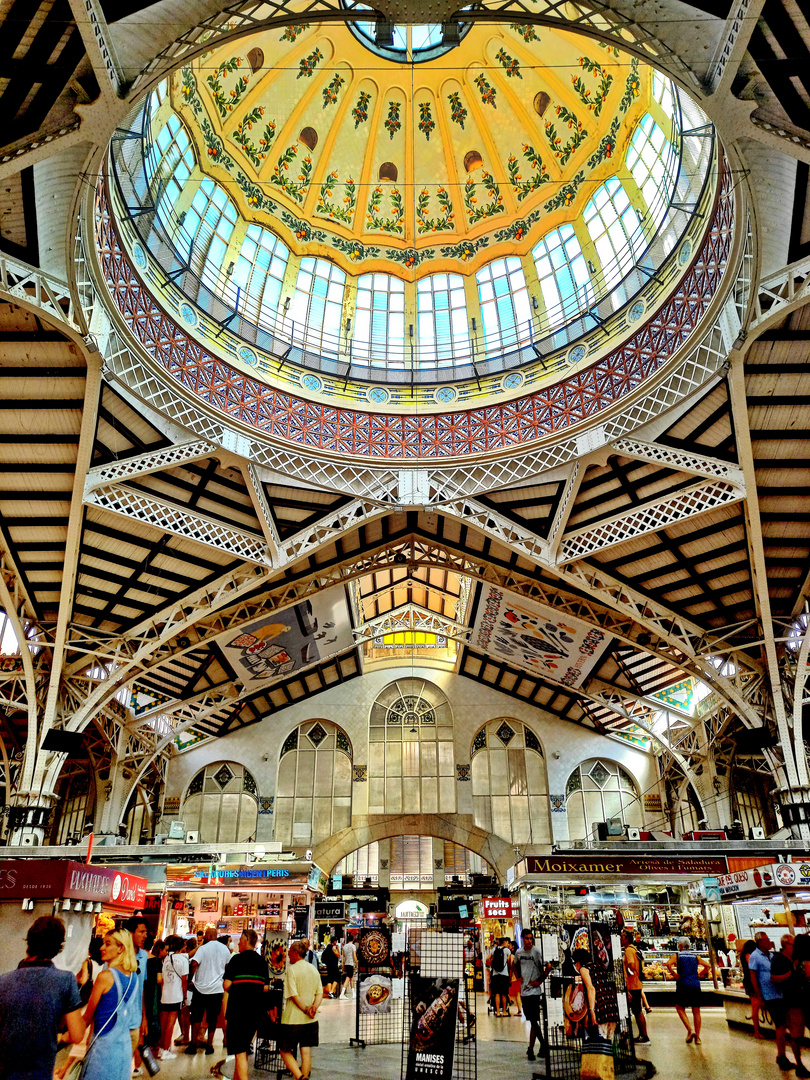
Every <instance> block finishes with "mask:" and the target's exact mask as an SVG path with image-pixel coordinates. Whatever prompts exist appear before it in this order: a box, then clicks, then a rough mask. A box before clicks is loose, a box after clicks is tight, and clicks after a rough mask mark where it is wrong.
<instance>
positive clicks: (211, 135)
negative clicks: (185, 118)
mask: <svg viewBox="0 0 810 1080" xmlns="http://www.w3.org/2000/svg"><path fill="white" fill-rule="evenodd" d="M200 131H201V132H202V133H203V142H204V143H205V148H206V150H207V151H208V157H209V158H210V159H211V161H215V162H216V163H217V165H222V166H223V167H224V168H226V169H232V168H233V159H232V158H230V157H229V156H228V155H227V154H226V152H225V146H224V144H223V142H222V139H220V137H219V135H217V133H216V132H215V131H214V129H213V128H212V127H211V123H210V121H209V119H208V117H207V116H204V117H203V118H202V120H201V121H200Z"/></svg>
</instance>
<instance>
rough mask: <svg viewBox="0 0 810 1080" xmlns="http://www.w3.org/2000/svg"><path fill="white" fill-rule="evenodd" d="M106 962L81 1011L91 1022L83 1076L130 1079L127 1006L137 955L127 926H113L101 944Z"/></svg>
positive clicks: (97, 1079)
mask: <svg viewBox="0 0 810 1080" xmlns="http://www.w3.org/2000/svg"><path fill="white" fill-rule="evenodd" d="M101 958H102V960H103V961H104V962H105V963H106V964H107V965H108V966H107V970H106V971H101V972H99V974H98V975H97V977H96V979H95V981H94V983H93V992H92V993H91V995H90V1000H89V1001H88V1003H87V1008H86V1009H85V1011H84V1019H85V1022H86V1023H88V1024H89V1023H90V1022H91V1021H92V1022H93V1037H92V1039H91V1041H90V1044H89V1047H88V1050H87V1056H86V1057H85V1059H84V1068H83V1070H82V1080H129V1078H130V1076H131V1075H132V1043H131V1041H130V1037H129V1016H128V1014H129V1006H130V1001H131V999H132V995H133V994H135V993H136V992H137V989H138V976H137V971H138V959H137V957H136V956H135V949H134V947H133V945H132V935H131V934H130V933H129V931H128V930H114V931H113V932H112V933H110V934H107V935H106V936H105V938H104V941H103V942H102V945H101Z"/></svg>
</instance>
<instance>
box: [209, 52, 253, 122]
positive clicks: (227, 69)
mask: <svg viewBox="0 0 810 1080" xmlns="http://www.w3.org/2000/svg"><path fill="white" fill-rule="evenodd" d="M241 63H242V57H241V56H232V57H231V59H230V60H226V61H225V63H224V64H222V65H221V67H219V68H218V69H217V71H215V72H214V74H213V75H209V76H208V78H207V79H206V80H205V81H206V82H207V83H208V85H209V86H210V88H211V96H212V97H213V99H214V104H215V105H216V107H217V108H218V109H219V114H220V116H221V117H222V118H223V119H225V117H226V116H227V115H228V113H229V112H232V111H233V107H234V105H238V104H239V102H240V101H241V99H242V97H243V95H244V93H245V91H246V90H247V85H248V83H249V82H250V76H249V75H240V76H239V77H238V78H237V80H236V86H234V87H233V88H232V89H231V90H230V91H229V93H228V96H227V97H226V96H225V87H224V86H223V85H222V83H221V82H220V79H226V78H227V77H228V75H229V74H231V73H232V72H235V71H236V69H237V68H238V67H240V65H241Z"/></svg>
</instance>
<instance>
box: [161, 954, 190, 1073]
mask: <svg viewBox="0 0 810 1080" xmlns="http://www.w3.org/2000/svg"><path fill="white" fill-rule="evenodd" d="M166 944H167V946H168V948H169V953H168V956H167V957H166V959H165V960H164V961H163V971H162V973H161V974H159V975H158V983H159V984H160V1047H159V1049H158V1056H159V1057H160V1059H161V1061H169V1060H171V1059H172V1058H175V1057H177V1054H174V1053H172V1050H171V1045H172V1033H173V1032H174V1025H175V1024H176V1023H177V1017H178V1016H179V1014H180V1010H181V1008H182V1007H183V1002H184V1001H185V999H186V987H187V985H188V956H187V955H186V954H185V953H182V952H180V950H181V949H182V948H183V939H182V938H180V937H177V935H176V934H173V935H172V936H171V937H170V938H167V939H166Z"/></svg>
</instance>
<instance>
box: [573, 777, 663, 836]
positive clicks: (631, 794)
mask: <svg viewBox="0 0 810 1080" xmlns="http://www.w3.org/2000/svg"><path fill="white" fill-rule="evenodd" d="M565 800H566V801H565V806H566V810H567V812H568V836H569V838H570V839H571V840H590V839H591V837H592V833H593V825H594V824H595V823H596V822H599V821H607V820H608V819H609V818H618V819H620V820H621V822H622V824H623V825H632V826H635V827H636V828H641V826H642V825H643V823H644V822H643V819H642V815H641V801H640V798H639V793H638V788H637V787H636V783H635V781H634V780H633V778H632V776H631V775H630V773H628V772H627V770H626V769H623V768H622V767H621V765H617V764H616V762H615V761H610V760H608V759H607V758H589V759H588V760H587V761H582V762H580V764H579V765H577V767H576V768H575V769H574V771H573V772H572V773H571V775H570V776H569V777H568V783H567V784H566V786H565Z"/></svg>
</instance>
